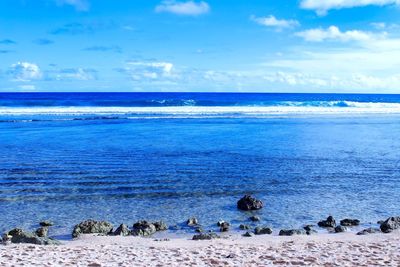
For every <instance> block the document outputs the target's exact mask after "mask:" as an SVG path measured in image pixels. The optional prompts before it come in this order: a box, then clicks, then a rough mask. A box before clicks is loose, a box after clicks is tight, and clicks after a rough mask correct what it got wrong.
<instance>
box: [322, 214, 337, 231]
mask: <svg viewBox="0 0 400 267" xmlns="http://www.w3.org/2000/svg"><path fill="white" fill-rule="evenodd" d="M318 226H320V227H332V228H334V227H335V226H336V221H335V219H334V218H333V217H332V216H329V217H328V218H326V220H322V221H320V222H318Z"/></svg>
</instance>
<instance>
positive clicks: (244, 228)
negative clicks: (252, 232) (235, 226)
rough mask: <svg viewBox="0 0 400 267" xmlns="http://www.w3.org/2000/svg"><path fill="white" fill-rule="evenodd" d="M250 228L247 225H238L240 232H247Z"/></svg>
mask: <svg viewBox="0 0 400 267" xmlns="http://www.w3.org/2000/svg"><path fill="white" fill-rule="evenodd" d="M250 228H251V227H250V225H247V224H241V225H239V229H240V230H249V229H250Z"/></svg>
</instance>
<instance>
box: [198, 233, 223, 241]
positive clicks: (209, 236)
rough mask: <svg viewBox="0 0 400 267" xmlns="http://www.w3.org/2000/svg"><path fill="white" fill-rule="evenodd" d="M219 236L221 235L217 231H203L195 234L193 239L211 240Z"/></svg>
mask: <svg viewBox="0 0 400 267" xmlns="http://www.w3.org/2000/svg"><path fill="white" fill-rule="evenodd" d="M215 238H219V236H218V235H217V234H216V233H201V234H197V235H194V236H193V238H192V240H211V239H215Z"/></svg>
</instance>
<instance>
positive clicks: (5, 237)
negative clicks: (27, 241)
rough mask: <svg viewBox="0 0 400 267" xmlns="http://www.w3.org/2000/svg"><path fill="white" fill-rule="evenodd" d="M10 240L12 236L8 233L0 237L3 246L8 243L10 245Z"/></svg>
mask: <svg viewBox="0 0 400 267" xmlns="http://www.w3.org/2000/svg"><path fill="white" fill-rule="evenodd" d="M11 238H12V236H11V235H9V234H8V233H5V234H3V236H2V237H1V241H2V243H3V244H4V245H8V244H9V243H11Z"/></svg>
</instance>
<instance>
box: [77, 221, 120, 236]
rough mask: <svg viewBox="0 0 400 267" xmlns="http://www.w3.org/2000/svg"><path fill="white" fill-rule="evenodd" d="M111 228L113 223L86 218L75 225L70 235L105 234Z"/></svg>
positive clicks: (109, 231)
mask: <svg viewBox="0 0 400 267" xmlns="http://www.w3.org/2000/svg"><path fill="white" fill-rule="evenodd" d="M112 230H113V225H112V224H111V223H109V222H106V221H94V220H86V221H83V222H81V223H79V224H77V225H75V227H74V230H73V231H72V237H73V238H77V237H78V236H79V235H81V234H104V235H107V234H109V233H111V232H112Z"/></svg>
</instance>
